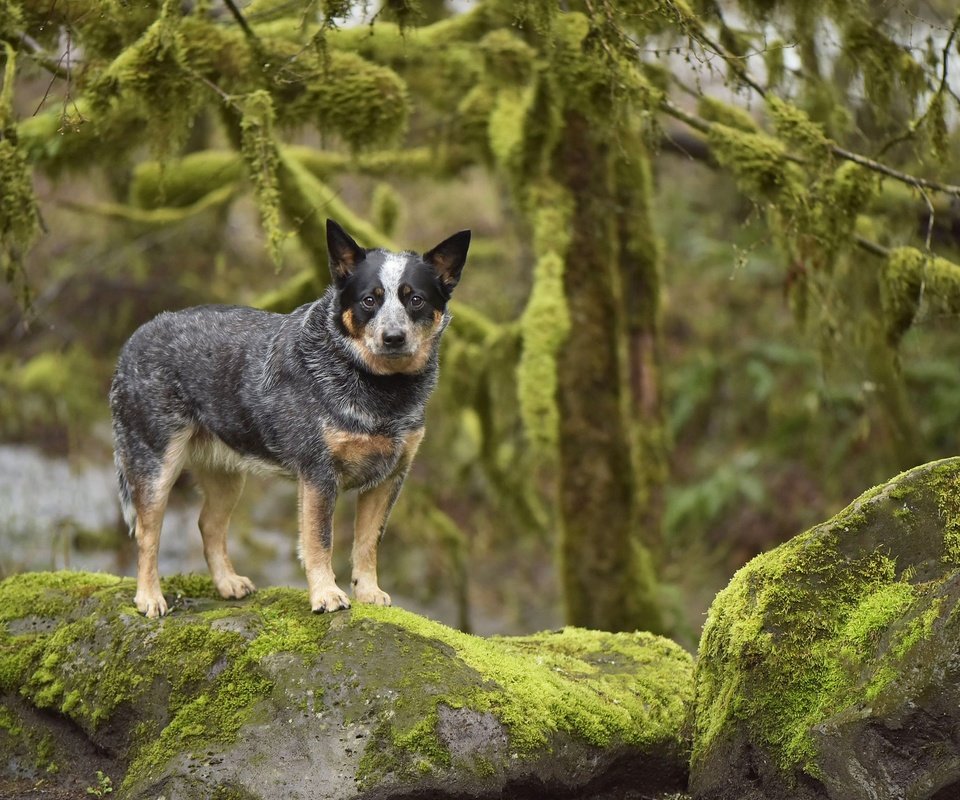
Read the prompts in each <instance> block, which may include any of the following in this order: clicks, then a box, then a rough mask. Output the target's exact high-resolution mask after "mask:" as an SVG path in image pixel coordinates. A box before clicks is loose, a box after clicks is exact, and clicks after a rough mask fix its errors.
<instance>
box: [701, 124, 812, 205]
mask: <svg viewBox="0 0 960 800" xmlns="http://www.w3.org/2000/svg"><path fill="white" fill-rule="evenodd" d="M707 139H708V141H709V143H710V150H711V152H712V153H713V154H714V157H715V158H716V159H717V162H718V163H719V164H720V165H721V166H722V167H726V168H727V169H729V170H730V171H731V172H732V173H733V174H734V176H735V177H736V179H737V183H738V185H739V186H740V188H741V189H742V190H743V191H744V192H746V193H747V195H749V196H750V197H751V198H752V199H754V200H761V199H764V200H771V199H776V200H778V201H780V202H781V203H783V204H784V206H785V208H792V207H795V206H796V205H798V203H799V202H800V199H801V198H802V196H803V195H804V189H803V183H804V176H803V173H802V171H801V170H800V168H799V167H798V166H797V165H796V164H793V163H790V162H789V161H788V160H787V150H786V147H785V145H784V144H783V142H782V141H780V140H779V139H776V138H774V137H772V136H768V135H767V134H765V133H750V132H747V131H741V130H737V129H736V128H731V127H730V126H728V125H722V124H714V125H711V126H710V132H709V134H708V136H707Z"/></svg>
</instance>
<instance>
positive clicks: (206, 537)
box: [193, 468, 256, 598]
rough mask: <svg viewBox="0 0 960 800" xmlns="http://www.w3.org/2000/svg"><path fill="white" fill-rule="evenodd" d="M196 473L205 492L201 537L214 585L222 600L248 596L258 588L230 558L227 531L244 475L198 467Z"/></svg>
mask: <svg viewBox="0 0 960 800" xmlns="http://www.w3.org/2000/svg"><path fill="white" fill-rule="evenodd" d="M193 473H194V477H195V478H196V480H197V484H198V485H199V487H200V491H201V492H203V498H204V500H203V508H202V509H201V511H200V535H201V536H202V537H203V556H204V558H206V560H207V566H208V567H209V568H210V575H211V577H212V578H213V585H214V586H216V587H217V591H218V592H220V595H221V597H235V598H240V597H246V596H247V595H248V594H250V593H251V592H252V591H254V589H255V588H256V587H255V586H254V585H253V583H252V581H251V580H250V579H249V578H244V577H243V576H241V575H237V572H236V570H235V569H234V568H233V564H232V563H231V561H230V556H228V555H227V528H228V526H229V525H230V515H231V514H232V513H233V509H234V508H235V507H236V505H237V501H238V500H239V499H240V493H241V492H242V491H243V484H244V476H243V473H241V472H224V471H218V470H204V469H196V468H194V470H193Z"/></svg>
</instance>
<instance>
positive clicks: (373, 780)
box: [0, 572, 692, 800]
mask: <svg viewBox="0 0 960 800" xmlns="http://www.w3.org/2000/svg"><path fill="white" fill-rule="evenodd" d="M164 590H165V594H166V595H167V597H168V600H171V601H173V602H172V608H173V613H172V614H171V615H170V616H168V617H166V618H164V619H163V620H160V621H157V620H147V619H144V618H143V617H141V616H139V615H138V614H137V613H136V611H135V609H134V607H133V592H134V586H133V582H132V581H131V580H129V579H120V578H115V577H112V576H109V575H103V574H89V573H66V572H61V573H33V574H24V575H19V576H14V577H12V578H9V579H7V580H6V581H4V582H2V583H0V783H2V782H3V781H7V782H8V783H9V782H17V781H21V782H23V783H29V782H33V783H35V782H36V781H38V780H43V781H45V785H47V786H49V787H51V788H52V790H59V791H64V790H69V789H74V790H76V792H77V795H76V796H84V792H85V787H91V788H97V787H98V786H101V783H100V782H102V781H103V778H99V779H98V777H97V775H96V772H97V770H101V771H102V772H103V773H104V777H105V778H108V779H109V781H110V783H111V785H112V788H113V789H114V791H115V792H117V794H114V796H120V797H122V798H133V800H139V799H140V798H143V799H144V800H146V798H150V800H155V798H157V797H160V796H163V797H165V798H166V800H186V799H187V798H191V800H192V798H197V797H211V798H219V799H220V800H230V799H234V798H235V799H237V800H240V799H243V800H253V799H254V798H275V797H286V798H294V799H296V798H308V797H309V798H415V797H435V798H453V797H457V798H486V797H491V798H492V797H501V796H509V797H513V798H538V797H551V798H564V797H569V798H575V797H576V798H579V797H583V798H586V797H590V798H604V797H609V798H615V797H616V798H619V797H624V798H629V797H635V798H650V797H660V796H666V795H667V794H669V793H671V792H678V791H680V790H682V789H683V788H684V787H685V784H686V772H687V762H688V757H689V741H688V738H687V735H686V731H685V720H686V719H687V713H688V709H689V702H690V700H691V695H692V663H691V659H690V657H689V656H688V655H687V654H686V653H684V652H683V650H681V649H680V648H679V647H678V646H677V645H675V644H673V643H672V642H669V641H667V640H665V639H662V638H659V637H655V636H652V635H649V634H641V633H638V634H606V633H596V632H590V631H583V630H575V629H565V630H563V631H559V632H555V633H544V634H538V635H535V636H527V637H517V638H499V639H481V638H478V637H473V636H468V635H466V634H462V633H459V632H457V631H454V630H451V629H449V628H446V627H444V626H442V625H439V624H437V623H433V622H430V621H429V620H425V619H423V618H422V617H418V616H416V615H414V614H410V613H407V612H404V611H402V610H399V609H383V608H376V607H372V606H358V607H355V608H354V609H353V610H351V611H349V612H339V613H336V614H327V615H319V616H317V615H313V614H311V613H310V612H309V607H308V604H307V600H306V596H305V594H304V593H303V592H300V591H296V590H292V589H269V590H266V591H262V592H259V593H258V594H256V595H254V596H253V597H252V598H249V599H247V600H244V601H223V600H219V599H217V598H216V597H215V595H214V593H213V589H212V586H211V584H210V582H209V581H208V580H206V579H205V578H198V577H194V576H187V577H181V578H174V579H170V580H168V581H166V582H165V584H164ZM4 771H5V774H4ZM101 788H102V787H101Z"/></svg>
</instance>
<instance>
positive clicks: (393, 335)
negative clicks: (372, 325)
mask: <svg viewBox="0 0 960 800" xmlns="http://www.w3.org/2000/svg"><path fill="white" fill-rule="evenodd" d="M406 341H407V334H405V333H404V332H403V331H385V332H384V334H383V343H384V344H385V345H386V346H387V347H400V346H401V345H403V344H404V343H406Z"/></svg>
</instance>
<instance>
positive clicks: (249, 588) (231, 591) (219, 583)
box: [214, 572, 257, 600]
mask: <svg viewBox="0 0 960 800" xmlns="http://www.w3.org/2000/svg"><path fill="white" fill-rule="evenodd" d="M214 585H215V586H216V587H217V591H218V592H220V596H221V597H224V598H227V599H231V598H233V599H235V600H239V599H240V598H241V597H246V596H247V595H248V594H252V593H253V592H255V591H256V590H257V587H256V586H254V585H253V581H251V580H250V579H249V578H244V577H243V576H242V575H237V574H236V573H235V572H234V573H231V574H229V575H225V576H223V577H222V578H220V579H218V580H217V579H215V580H214Z"/></svg>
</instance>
